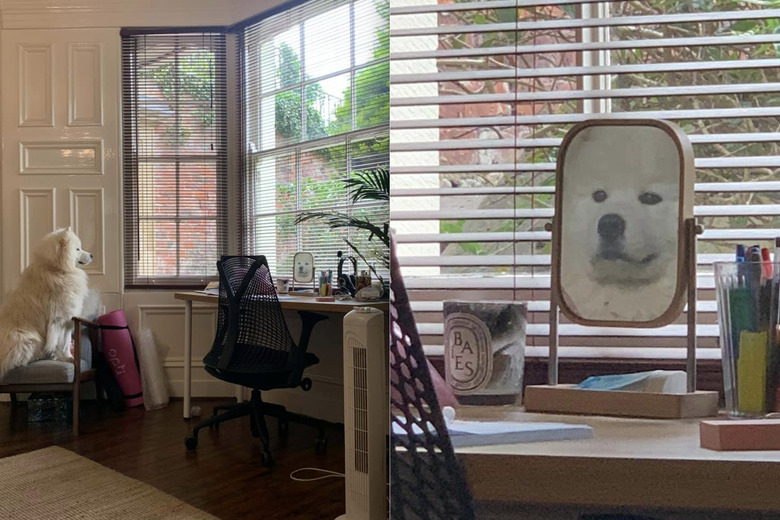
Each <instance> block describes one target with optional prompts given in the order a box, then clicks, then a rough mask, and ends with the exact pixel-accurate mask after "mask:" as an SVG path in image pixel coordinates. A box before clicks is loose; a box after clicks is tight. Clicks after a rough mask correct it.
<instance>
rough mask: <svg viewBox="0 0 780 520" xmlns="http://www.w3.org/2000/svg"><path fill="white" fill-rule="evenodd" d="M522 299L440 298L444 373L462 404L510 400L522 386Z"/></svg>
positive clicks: (510, 401)
mask: <svg viewBox="0 0 780 520" xmlns="http://www.w3.org/2000/svg"><path fill="white" fill-rule="evenodd" d="M527 315H528V309H527V306H526V304H525V303H521V302H511V301H510V302H468V301H452V300H450V301H445V302H444V373H445V377H446V380H447V383H448V384H449V385H450V387H451V388H452V391H453V393H454V394H455V395H456V396H457V399H458V401H459V402H460V403H462V404H483V405H485V404H514V403H515V402H517V401H518V397H519V396H520V395H521V394H522V392H523V367H524V360H525V358H524V353H525V328H526V321H527Z"/></svg>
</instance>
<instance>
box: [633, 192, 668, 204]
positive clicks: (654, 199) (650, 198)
mask: <svg viewBox="0 0 780 520" xmlns="http://www.w3.org/2000/svg"><path fill="white" fill-rule="evenodd" d="M662 200H664V199H663V197H661V196H660V195H659V194H657V193H653V192H652V191H645V192H643V193H642V194H641V195H639V202H641V203H642V204H647V205H648V206H653V205H655V204H658V203H659V202H661V201H662Z"/></svg>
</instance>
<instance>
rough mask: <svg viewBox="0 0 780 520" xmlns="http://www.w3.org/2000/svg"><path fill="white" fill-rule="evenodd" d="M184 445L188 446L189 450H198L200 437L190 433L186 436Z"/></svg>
mask: <svg viewBox="0 0 780 520" xmlns="http://www.w3.org/2000/svg"><path fill="white" fill-rule="evenodd" d="M184 445H185V446H187V449H188V450H196V449H198V438H197V437H195V436H194V435H188V436H187V437H185V438H184Z"/></svg>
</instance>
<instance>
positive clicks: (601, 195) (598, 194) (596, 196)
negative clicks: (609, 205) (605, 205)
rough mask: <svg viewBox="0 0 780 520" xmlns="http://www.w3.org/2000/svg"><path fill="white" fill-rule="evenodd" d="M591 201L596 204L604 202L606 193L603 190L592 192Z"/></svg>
mask: <svg viewBox="0 0 780 520" xmlns="http://www.w3.org/2000/svg"><path fill="white" fill-rule="evenodd" d="M593 200H595V201H596V202H604V201H605V200H607V192H606V191H604V190H596V191H594V192H593Z"/></svg>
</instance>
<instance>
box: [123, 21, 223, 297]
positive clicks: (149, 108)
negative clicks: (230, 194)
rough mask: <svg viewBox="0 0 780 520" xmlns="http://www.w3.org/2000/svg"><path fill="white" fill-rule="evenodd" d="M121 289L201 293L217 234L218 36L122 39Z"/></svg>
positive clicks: (216, 250) (212, 268)
mask: <svg viewBox="0 0 780 520" xmlns="http://www.w3.org/2000/svg"><path fill="white" fill-rule="evenodd" d="M122 79H123V85H122V87H123V97H122V100H123V124H122V130H123V140H124V148H123V153H124V157H123V164H124V204H125V207H124V211H125V286H126V287H144V286H146V287H150V286H154V287H164V286H171V287H186V286H199V287H202V286H203V285H204V284H205V282H206V281H207V280H209V279H214V278H215V277H216V276H217V272H216V260H217V259H218V258H219V255H220V254H222V253H223V252H224V251H225V245H226V235H227V230H226V228H227V206H226V189H227V142H226V125H227V123H226V121H227V117H226V90H225V88H226V87H225V36H224V34H214V33H209V34H135V35H133V34H123V38H122Z"/></svg>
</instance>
